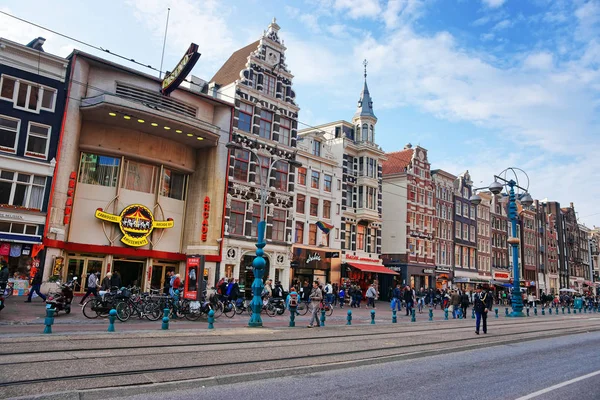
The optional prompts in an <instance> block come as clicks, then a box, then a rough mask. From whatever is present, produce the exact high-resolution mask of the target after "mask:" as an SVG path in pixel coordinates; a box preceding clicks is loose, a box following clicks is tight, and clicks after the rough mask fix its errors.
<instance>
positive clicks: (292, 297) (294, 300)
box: [288, 293, 298, 307]
mask: <svg viewBox="0 0 600 400" xmlns="http://www.w3.org/2000/svg"><path fill="white" fill-rule="evenodd" d="M288 307H298V294H297V293H290V301H289V303H288Z"/></svg>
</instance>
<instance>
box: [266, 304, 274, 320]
mask: <svg viewBox="0 0 600 400" xmlns="http://www.w3.org/2000/svg"><path fill="white" fill-rule="evenodd" d="M276 311H277V309H276V308H275V307H274V306H273V305H272V304H268V305H267V307H266V308H265V313H266V314H267V315H268V316H269V317H274V316H275V313H276Z"/></svg>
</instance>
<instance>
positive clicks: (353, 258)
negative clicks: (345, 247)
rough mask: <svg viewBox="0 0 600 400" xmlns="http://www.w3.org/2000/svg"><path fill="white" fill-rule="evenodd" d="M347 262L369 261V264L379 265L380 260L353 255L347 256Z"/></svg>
mask: <svg viewBox="0 0 600 400" xmlns="http://www.w3.org/2000/svg"><path fill="white" fill-rule="evenodd" d="M346 260H354V261H369V262H374V263H378V264H379V261H380V260H379V259H378V258H368V257H359V256H353V255H351V254H347V255H346Z"/></svg>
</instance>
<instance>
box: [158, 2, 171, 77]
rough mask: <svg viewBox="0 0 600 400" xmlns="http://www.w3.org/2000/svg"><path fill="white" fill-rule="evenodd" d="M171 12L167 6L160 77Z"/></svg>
mask: <svg viewBox="0 0 600 400" xmlns="http://www.w3.org/2000/svg"><path fill="white" fill-rule="evenodd" d="M170 14H171V8H170V7H169V8H167V24H166V25H165V38H164V40H163V49H162V56H161V57H160V68H159V69H160V71H158V78H159V79H160V78H162V70H163V61H164V60H165V47H166V45H167V32H168V30H169V15H170Z"/></svg>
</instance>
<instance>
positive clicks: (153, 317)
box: [144, 301, 162, 321]
mask: <svg viewBox="0 0 600 400" xmlns="http://www.w3.org/2000/svg"><path fill="white" fill-rule="evenodd" d="M161 312H162V310H161V309H160V305H159V304H158V303H155V302H153V301H149V302H147V303H146V304H145V305H144V315H145V316H146V318H148V320H149V321H158V320H159V319H160V317H161V315H162V314H161Z"/></svg>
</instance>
